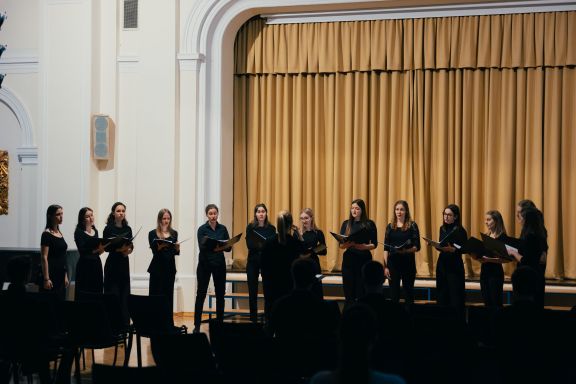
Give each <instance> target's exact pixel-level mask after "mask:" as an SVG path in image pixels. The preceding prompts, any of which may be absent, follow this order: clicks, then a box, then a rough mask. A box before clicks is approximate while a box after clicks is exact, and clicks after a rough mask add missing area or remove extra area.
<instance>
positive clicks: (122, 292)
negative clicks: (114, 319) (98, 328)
mask: <svg viewBox="0 0 576 384" xmlns="http://www.w3.org/2000/svg"><path fill="white" fill-rule="evenodd" d="M131 239H132V228H130V226H129V225H128V221H126V205H125V204H124V203H121V202H117V203H114V205H112V209H111V212H110V214H109V215H108V220H107V222H106V228H104V241H106V242H107V243H110V244H109V245H108V247H106V250H108V252H109V253H108V258H107V259H106V264H105V265H104V292H105V293H112V294H115V295H117V296H118V299H119V301H120V308H121V310H122V318H123V320H124V324H126V325H128V324H130V315H129V312H128V296H129V295H130V262H129V259H128V255H129V254H131V253H132V251H133V250H134V244H133V243H132V241H131Z"/></svg>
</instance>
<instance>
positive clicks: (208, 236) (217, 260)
mask: <svg viewBox="0 0 576 384" xmlns="http://www.w3.org/2000/svg"><path fill="white" fill-rule="evenodd" d="M205 212H206V218H207V219H208V221H206V223H204V224H203V225H201V226H200V228H198V233H197V235H198V246H199V248H200V254H199V255H198V267H197V269H196V277H197V279H198V284H197V289H196V303H195V307H194V333H198V332H200V323H201V322H202V308H203V307H204V300H205V299H206V294H207V292H208V284H209V283H210V276H212V279H214V291H215V293H216V319H217V320H218V321H222V320H223V319H224V295H225V293H226V259H225V258H224V252H230V250H231V249H232V248H231V247H226V248H222V247H221V246H219V245H218V240H228V239H230V235H229V234H228V229H227V228H226V226H224V225H222V224H220V223H219V222H218V215H219V210H218V207H217V206H216V204H208V205H207V206H206V208H205Z"/></svg>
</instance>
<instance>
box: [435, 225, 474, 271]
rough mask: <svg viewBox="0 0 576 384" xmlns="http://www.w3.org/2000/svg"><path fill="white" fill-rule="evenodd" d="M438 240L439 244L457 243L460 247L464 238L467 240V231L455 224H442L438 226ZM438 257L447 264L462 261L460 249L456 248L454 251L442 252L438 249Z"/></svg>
mask: <svg viewBox="0 0 576 384" xmlns="http://www.w3.org/2000/svg"><path fill="white" fill-rule="evenodd" d="M438 240H439V241H440V243H441V246H443V247H444V246H447V245H448V244H451V245H454V244H457V245H459V246H460V247H462V246H463V245H464V243H465V242H466V240H468V232H466V230H465V229H464V228H462V227H460V226H457V225H456V224H444V225H442V226H440V235H439V237H438ZM439 257H440V258H442V259H443V260H444V262H445V263H448V264H453V263H455V264H461V263H462V251H461V250H460V249H456V250H455V251H454V252H442V251H440V256H439Z"/></svg>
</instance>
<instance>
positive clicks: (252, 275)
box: [246, 255, 262, 322]
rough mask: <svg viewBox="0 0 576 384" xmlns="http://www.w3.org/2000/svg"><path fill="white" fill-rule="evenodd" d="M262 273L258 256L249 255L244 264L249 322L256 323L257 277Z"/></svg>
mask: <svg viewBox="0 0 576 384" xmlns="http://www.w3.org/2000/svg"><path fill="white" fill-rule="evenodd" d="M261 273H262V260H261V257H260V255H249V256H248V263H247V264H246V279H247V282H248V305H249V307H250V320H251V321H253V322H256V321H258V276H259V275H260V274H261Z"/></svg>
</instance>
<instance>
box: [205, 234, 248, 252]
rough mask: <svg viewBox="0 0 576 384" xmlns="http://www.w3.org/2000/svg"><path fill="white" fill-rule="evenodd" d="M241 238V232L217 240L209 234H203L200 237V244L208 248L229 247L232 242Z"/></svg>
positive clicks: (234, 242)
mask: <svg viewBox="0 0 576 384" xmlns="http://www.w3.org/2000/svg"><path fill="white" fill-rule="evenodd" d="M241 238H242V233H239V234H237V235H236V236H234V237H232V238H230V239H228V240H217V239H214V238H212V237H209V236H204V237H203V238H202V246H203V247H206V248H208V249H216V248H221V249H225V248H230V247H232V246H233V245H234V244H236V243H237V242H239V241H240V239H241Z"/></svg>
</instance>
